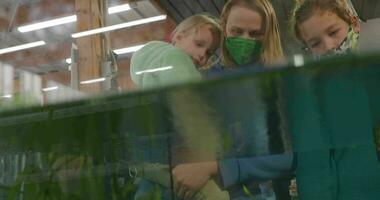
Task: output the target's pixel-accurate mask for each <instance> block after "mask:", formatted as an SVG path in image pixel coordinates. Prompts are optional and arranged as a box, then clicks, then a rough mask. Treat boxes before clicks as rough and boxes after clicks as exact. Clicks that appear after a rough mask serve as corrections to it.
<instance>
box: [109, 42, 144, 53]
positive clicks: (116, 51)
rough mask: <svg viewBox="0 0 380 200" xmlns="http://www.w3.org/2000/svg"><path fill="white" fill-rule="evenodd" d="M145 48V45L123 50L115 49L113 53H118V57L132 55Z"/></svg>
mask: <svg viewBox="0 0 380 200" xmlns="http://www.w3.org/2000/svg"><path fill="white" fill-rule="evenodd" d="M144 46H145V44H143V45H137V46H132V47H127V48H122V49H115V50H114V51H113V52H114V53H116V54H117V55H120V54H126V53H132V52H135V51H138V50H139V49H141V48H143V47H144Z"/></svg>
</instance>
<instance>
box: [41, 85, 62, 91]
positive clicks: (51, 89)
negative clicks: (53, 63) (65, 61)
mask: <svg viewBox="0 0 380 200" xmlns="http://www.w3.org/2000/svg"><path fill="white" fill-rule="evenodd" d="M53 90H58V86H54V87H47V88H43V89H42V91H44V92H48V91H53Z"/></svg>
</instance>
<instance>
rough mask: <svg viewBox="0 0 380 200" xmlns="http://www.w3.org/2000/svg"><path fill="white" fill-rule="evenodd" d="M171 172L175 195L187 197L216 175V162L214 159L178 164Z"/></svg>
mask: <svg viewBox="0 0 380 200" xmlns="http://www.w3.org/2000/svg"><path fill="white" fill-rule="evenodd" d="M172 172H173V179H174V185H175V186H176V187H175V190H176V193H177V196H178V197H180V198H182V199H189V198H191V197H192V196H193V195H194V194H195V193H196V192H198V191H199V190H200V189H202V188H203V186H205V185H206V183H207V182H208V181H209V179H210V178H211V177H212V176H215V175H217V173H218V164H217V162H216V161H210V162H200V163H189V164H180V165H177V166H176V167H175V168H174V169H173V171H172Z"/></svg>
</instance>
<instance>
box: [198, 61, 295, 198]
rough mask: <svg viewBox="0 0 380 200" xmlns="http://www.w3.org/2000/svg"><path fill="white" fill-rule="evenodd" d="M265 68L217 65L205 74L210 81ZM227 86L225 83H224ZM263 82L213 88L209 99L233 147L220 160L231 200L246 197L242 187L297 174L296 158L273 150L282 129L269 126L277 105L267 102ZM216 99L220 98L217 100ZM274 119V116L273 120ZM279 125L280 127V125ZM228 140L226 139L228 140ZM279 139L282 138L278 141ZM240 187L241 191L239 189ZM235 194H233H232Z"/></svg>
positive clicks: (231, 84) (222, 182)
mask: <svg viewBox="0 0 380 200" xmlns="http://www.w3.org/2000/svg"><path fill="white" fill-rule="evenodd" d="M265 70H266V69H264V67H263V66H262V65H247V66H244V67H238V68H233V69H232V68H226V67H224V66H222V65H220V64H219V65H216V66H214V67H212V68H211V69H209V70H207V71H205V72H203V75H204V77H205V78H206V79H214V78H218V77H223V76H234V75H240V74H244V73H247V71H257V72H261V71H265ZM220 84H223V83H220ZM259 84H260V81H259V80H256V79H255V80H253V79H244V80H242V81H236V83H231V82H229V83H227V84H226V85H218V86H217V87H215V88H211V89H210V91H208V93H209V97H210V98H211V99H213V100H211V101H212V104H214V105H215V107H216V110H217V111H218V112H219V113H218V114H220V115H221V119H222V120H223V124H225V126H226V127H224V128H226V129H227V130H228V133H229V134H230V139H232V140H233V142H232V143H233V145H232V146H230V147H229V148H225V152H223V153H224V156H225V159H222V160H220V161H219V163H218V164H219V173H220V176H219V177H218V179H219V180H220V184H221V187H222V188H224V189H228V190H230V195H231V199H234V198H237V197H241V196H242V195H243V196H244V191H243V189H242V186H241V185H242V184H245V185H246V186H248V185H253V184H250V183H252V182H255V183H259V182H265V181H268V180H272V179H277V178H283V177H291V176H292V175H293V167H292V165H293V155H292V154H291V153H290V154H283V152H284V151H281V150H280V151H273V148H272V149H271V145H270V144H269V143H270V137H272V136H270V133H269V132H276V133H274V134H275V135H280V134H279V129H276V130H274V129H273V128H270V127H268V126H269V125H270V123H268V121H269V120H271V115H272V114H271V112H270V110H271V109H276V107H274V106H273V105H268V104H267V99H265V100H264V98H266V97H265V94H263V91H262V89H260V88H262V87H258V85H259ZM215 97H216V98H215ZM272 119H273V117H272ZM277 126H278V124H277ZM224 138H225V137H224ZM278 139H279V140H280V139H281V138H278ZM237 188H239V189H237ZM231 191H233V192H231Z"/></svg>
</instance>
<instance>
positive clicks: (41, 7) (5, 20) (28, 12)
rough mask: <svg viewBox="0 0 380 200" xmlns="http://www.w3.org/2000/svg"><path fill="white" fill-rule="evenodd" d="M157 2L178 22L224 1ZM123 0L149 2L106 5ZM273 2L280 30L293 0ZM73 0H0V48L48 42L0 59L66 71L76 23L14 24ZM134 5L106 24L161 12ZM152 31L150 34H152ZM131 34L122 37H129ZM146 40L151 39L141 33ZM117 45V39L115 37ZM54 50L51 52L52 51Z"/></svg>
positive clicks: (70, 6) (360, 0)
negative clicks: (28, 27) (26, 27)
mask: <svg viewBox="0 0 380 200" xmlns="http://www.w3.org/2000/svg"><path fill="white" fill-rule="evenodd" d="M152 1H155V2H157V3H158V4H159V5H160V6H161V7H162V8H163V9H164V10H166V11H167V12H168V15H169V16H171V17H172V19H174V21H175V22H177V23H178V22H180V21H182V20H183V19H184V18H186V17H188V16H191V15H193V14H195V13H201V12H208V13H211V14H213V15H215V16H218V15H219V14H220V12H221V10H222V8H223V5H224V3H225V2H226V0H152ZM126 2H138V3H141V2H149V1H147V0H139V1H129V0H108V3H109V5H118V4H122V3H126ZM271 2H272V3H273V5H274V7H275V9H276V12H277V15H278V18H279V22H280V26H281V29H282V30H287V22H288V17H289V11H290V9H291V8H292V6H293V2H294V1H293V0H271ZM352 2H353V4H354V6H355V8H356V10H357V12H358V13H359V15H360V16H361V17H362V18H363V19H371V18H378V17H380V6H379V4H380V1H378V0H352ZM74 3H75V0H0V48H6V47H10V46H15V45H19V44H23V43H27V42H33V41H37V40H40V39H41V38H44V40H46V42H47V43H49V45H48V46H47V48H44V49H39V54H42V55H44V57H45V58H44V59H45V60H46V61H44V62H36V61H33V60H34V59H33V58H34V57H35V56H36V55H34V54H33V53H31V52H28V51H24V52H23V53H18V54H14V55H9V56H6V57H4V56H0V61H4V60H5V61H6V62H8V63H10V64H15V65H16V66H18V67H20V68H23V69H27V70H29V71H31V72H34V73H39V74H43V73H49V72H54V71H62V70H67V64H66V63H65V62H64V58H65V56H69V55H70V46H71V43H72V42H74V40H73V39H72V38H71V37H70V34H71V33H74V32H75V29H76V26H75V24H66V25H62V26H57V27H54V28H48V29H44V30H41V31H34V32H30V33H26V34H25V33H20V32H18V31H17V27H18V26H20V25H23V24H28V23H32V22H35V21H41V20H46V19H52V18H55V17H60V16H67V15H69V14H71V13H74V12H75V5H74ZM141 5H142V6H135V8H134V9H133V11H132V12H125V13H119V14H115V15H112V16H108V17H107V24H117V23H122V22H125V21H130V20H133V19H140V18H144V17H148V16H154V15H157V14H159V13H160V12H161V11H160V10H157V9H155V7H154V6H149V5H148V4H145V5H143V4H141ZM152 34H153V33H152ZM282 34H283V35H282V37H283V42H284V46H285V49H286V52H290V53H291V54H292V53H297V52H296V50H295V49H298V47H297V46H296V45H295V44H294V41H293V40H292V38H290V37H289V36H288V35H287V34H286V31H282ZM130 37H132V36H130V35H128V36H125V39H124V40H128V39H127V38H130ZM144 38H145V39H146V41H149V39H151V38H153V36H152V37H150V36H144ZM117 41H118V44H119V43H120V39H118V40H117ZM57 49H61V50H60V51H57V53H56V54H54V55H52V54H51V52H52V51H56V50H57Z"/></svg>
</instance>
